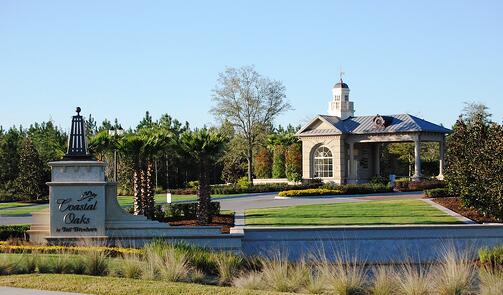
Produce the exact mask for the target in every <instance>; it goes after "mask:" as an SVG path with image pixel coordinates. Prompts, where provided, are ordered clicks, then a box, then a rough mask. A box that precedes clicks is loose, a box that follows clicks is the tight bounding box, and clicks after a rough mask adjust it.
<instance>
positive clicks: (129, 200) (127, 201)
mask: <svg viewBox="0 0 503 295" xmlns="http://www.w3.org/2000/svg"><path fill="white" fill-rule="evenodd" d="M242 195H244V194H229V195H211V197H212V198H220V197H236V196H242ZM117 199H118V200H119V204H120V205H121V206H133V197H132V196H119V197H117ZM171 200H172V201H173V202H179V201H196V200H197V196H196V195H172V196H171ZM155 202H156V203H166V193H162V194H156V195H155Z"/></svg>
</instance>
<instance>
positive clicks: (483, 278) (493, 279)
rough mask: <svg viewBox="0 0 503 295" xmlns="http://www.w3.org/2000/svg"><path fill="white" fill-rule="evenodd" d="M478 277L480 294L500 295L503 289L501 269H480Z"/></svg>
mask: <svg viewBox="0 0 503 295" xmlns="http://www.w3.org/2000/svg"><path fill="white" fill-rule="evenodd" d="M479 277H480V285H479V286H480V295H501V294H502V292H503V291H502V290H503V270H498V269H482V270H481V271H480V273H479Z"/></svg>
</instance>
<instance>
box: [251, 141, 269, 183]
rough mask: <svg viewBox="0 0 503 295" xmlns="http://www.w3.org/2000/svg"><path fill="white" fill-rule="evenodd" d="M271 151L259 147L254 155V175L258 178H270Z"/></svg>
mask: <svg viewBox="0 0 503 295" xmlns="http://www.w3.org/2000/svg"><path fill="white" fill-rule="evenodd" d="M271 166H272V159H271V153H270V152H269V150H268V149H267V148H265V147H260V148H259V150H258V152H257V154H256V155H255V167H254V168H255V175H256V176H257V177H258V178H271V174H272V169H271Z"/></svg>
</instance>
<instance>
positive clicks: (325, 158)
mask: <svg viewBox="0 0 503 295" xmlns="http://www.w3.org/2000/svg"><path fill="white" fill-rule="evenodd" d="M332 164H333V158H332V152H331V151H330V150H329V149H328V148H327V147H325V146H320V147H318V148H317V149H316V151H314V177H333V175H334V173H333V165H332Z"/></svg>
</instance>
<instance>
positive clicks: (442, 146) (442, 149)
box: [437, 137, 445, 180]
mask: <svg viewBox="0 0 503 295" xmlns="http://www.w3.org/2000/svg"><path fill="white" fill-rule="evenodd" d="M439 149H440V150H439V155H440V157H439V162H438V176H437V179H438V180H444V165H445V160H444V157H445V156H444V154H445V137H442V140H441V141H440V142H439Z"/></svg>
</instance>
